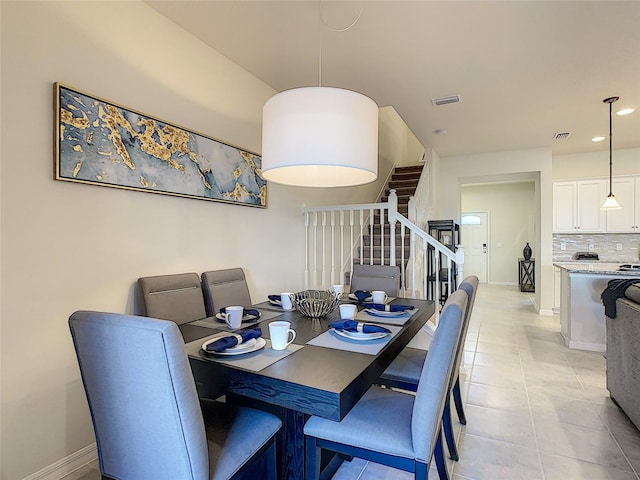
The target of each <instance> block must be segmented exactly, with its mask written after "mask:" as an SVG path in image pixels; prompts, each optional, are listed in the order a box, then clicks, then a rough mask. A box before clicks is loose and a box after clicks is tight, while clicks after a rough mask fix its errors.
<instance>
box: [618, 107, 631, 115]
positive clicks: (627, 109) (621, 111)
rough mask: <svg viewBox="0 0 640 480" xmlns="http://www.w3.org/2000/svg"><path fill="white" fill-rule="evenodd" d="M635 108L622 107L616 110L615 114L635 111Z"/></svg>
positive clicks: (626, 113)
mask: <svg viewBox="0 0 640 480" xmlns="http://www.w3.org/2000/svg"><path fill="white" fill-rule="evenodd" d="M635 111H636V109H635V108H623V109H622V110H618V111H617V112H616V115H629V114H630V113H633V112H635Z"/></svg>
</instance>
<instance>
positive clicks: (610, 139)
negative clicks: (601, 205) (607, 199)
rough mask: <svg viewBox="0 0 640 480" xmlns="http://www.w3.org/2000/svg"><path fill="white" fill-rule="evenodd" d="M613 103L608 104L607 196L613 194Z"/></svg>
mask: <svg viewBox="0 0 640 480" xmlns="http://www.w3.org/2000/svg"><path fill="white" fill-rule="evenodd" d="M612 112H613V102H610V103H609V196H611V195H612V194H613V143H612V141H613V140H612V137H613V120H612Z"/></svg>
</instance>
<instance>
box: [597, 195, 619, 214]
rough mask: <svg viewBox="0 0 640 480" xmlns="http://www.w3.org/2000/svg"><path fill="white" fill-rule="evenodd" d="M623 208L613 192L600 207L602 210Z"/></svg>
mask: <svg viewBox="0 0 640 480" xmlns="http://www.w3.org/2000/svg"><path fill="white" fill-rule="evenodd" d="M621 208H622V205H620V204H619V203H618V200H616V196H615V195H614V194H613V193H612V194H610V195H609V196H608V197H607V199H606V200H605V201H604V203H603V204H602V206H601V207H600V210H620V209H621Z"/></svg>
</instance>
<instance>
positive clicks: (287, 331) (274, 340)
mask: <svg viewBox="0 0 640 480" xmlns="http://www.w3.org/2000/svg"><path fill="white" fill-rule="evenodd" d="M289 336H291V340H289ZM269 337H270V338H271V348H273V349H274V350H284V349H286V348H287V347H288V346H289V344H291V342H293V341H294V340H295V338H296V332H295V330H291V323H289V322H282V321H280V322H271V323H270V324H269Z"/></svg>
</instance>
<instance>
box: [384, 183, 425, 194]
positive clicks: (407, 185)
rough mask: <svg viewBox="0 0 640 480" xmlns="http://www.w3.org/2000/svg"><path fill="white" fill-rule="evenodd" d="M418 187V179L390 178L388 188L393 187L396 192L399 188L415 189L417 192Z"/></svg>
mask: <svg viewBox="0 0 640 480" xmlns="http://www.w3.org/2000/svg"><path fill="white" fill-rule="evenodd" d="M417 187H418V181H417V180H409V181H404V180H390V181H389V183H388V184H387V189H391V188H393V189H394V190H395V191H396V193H398V191H399V190H403V189H407V190H413V191H414V192H415V191H416V188H417Z"/></svg>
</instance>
